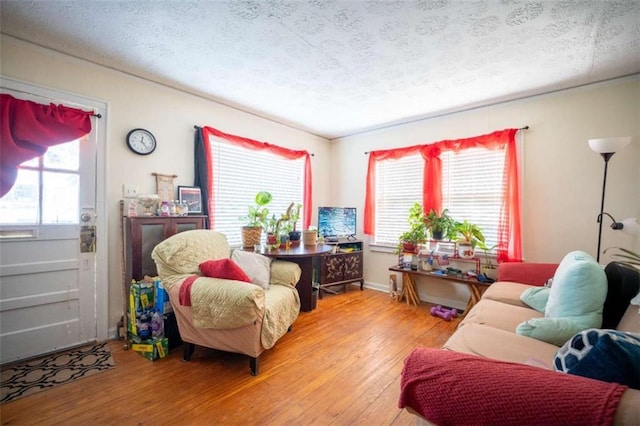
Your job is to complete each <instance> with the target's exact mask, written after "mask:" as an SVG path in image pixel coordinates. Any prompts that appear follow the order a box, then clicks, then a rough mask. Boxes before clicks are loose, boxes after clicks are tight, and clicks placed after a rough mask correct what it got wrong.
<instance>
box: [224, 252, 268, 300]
mask: <svg viewBox="0 0 640 426" xmlns="http://www.w3.org/2000/svg"><path fill="white" fill-rule="evenodd" d="M231 259H232V260H233V261H234V262H236V263H237V264H238V266H240V268H242V270H243V271H244V272H245V273H246V274H247V275H248V276H249V278H251V282H252V283H254V284H256V285H259V286H260V287H262V288H263V289H265V290H266V289H268V288H269V276H270V275H271V258H269V257H267V256H263V255H261V254H258V253H252V252H250V251H243V250H233V252H232V253H231Z"/></svg>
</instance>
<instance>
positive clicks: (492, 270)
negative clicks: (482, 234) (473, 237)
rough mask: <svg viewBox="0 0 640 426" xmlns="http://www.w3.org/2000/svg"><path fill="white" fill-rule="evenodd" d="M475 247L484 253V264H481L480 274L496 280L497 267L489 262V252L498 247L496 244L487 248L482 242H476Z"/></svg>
mask: <svg viewBox="0 0 640 426" xmlns="http://www.w3.org/2000/svg"><path fill="white" fill-rule="evenodd" d="M477 246H478V248H480V249H481V250H482V251H483V252H484V262H483V263H482V273H483V274H484V276H485V277H488V278H492V279H494V280H495V279H497V278H498V266H497V265H495V264H494V263H493V262H492V261H491V252H492V251H493V249H495V248H496V247H498V245H497V244H496V245H494V246H491V247H488V246H487V245H486V244H485V242H484V241H478V242H477Z"/></svg>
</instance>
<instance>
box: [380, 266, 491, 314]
mask: <svg viewBox="0 0 640 426" xmlns="http://www.w3.org/2000/svg"><path fill="white" fill-rule="evenodd" d="M452 260H460V259H452ZM472 260H473V261H475V259H472ZM478 269H479V266H478ZM389 270H390V271H393V272H400V273H402V293H401V294H400V297H399V298H398V301H399V302H400V301H402V300H406V301H407V304H412V305H416V306H417V305H419V304H420V299H419V298H418V291H417V289H416V282H415V278H416V277H429V278H437V279H439V280H445V281H452V282H456V283H460V284H465V285H466V286H467V288H469V293H470V297H469V302H467V306H466V308H465V311H464V314H463V315H466V314H467V313H468V312H469V310H470V309H471V308H473V306H474V305H475V304H476V303H478V302H479V301H480V298H481V297H482V293H484V291H485V290H486V289H487V287H488V286H489V285H490V284H491V283H492V282H493V281H484V282H482V281H478V279H477V278H476V277H471V276H468V275H466V274H455V275H454V274H450V273H447V270H446V269H439V270H432V271H425V270H421V269H412V268H410V267H408V268H405V267H403V266H402V265H394V266H391V267H390V268H389Z"/></svg>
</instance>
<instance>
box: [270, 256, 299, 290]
mask: <svg viewBox="0 0 640 426" xmlns="http://www.w3.org/2000/svg"><path fill="white" fill-rule="evenodd" d="M301 275H302V270H301V269H300V266H298V264H297V263H293V262H289V261H286V260H278V259H274V260H273V262H271V276H270V278H269V280H270V283H271V284H277V285H286V286H291V287H295V286H296V285H297V284H298V281H300V276H301Z"/></svg>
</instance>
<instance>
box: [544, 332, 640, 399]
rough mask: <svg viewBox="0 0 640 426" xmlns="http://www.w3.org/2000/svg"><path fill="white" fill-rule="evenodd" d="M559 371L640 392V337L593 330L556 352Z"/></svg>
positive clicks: (638, 335) (556, 365)
mask: <svg viewBox="0 0 640 426" xmlns="http://www.w3.org/2000/svg"><path fill="white" fill-rule="evenodd" d="M553 367H554V368H555V369H556V370H558V371H563V372H565V373H570V374H575V375H578V376H582V377H589V378H591V379H597V380H602V381H605V382H611V383H614V382H615V383H620V384H622V385H626V386H629V387H631V388H634V389H640V334H634V333H625V332H621V331H616V330H602V329H596V328H592V329H589V330H585V331H582V332H580V333H578V334H576V335H575V336H573V337H572V338H571V339H570V340H569V341H567V342H566V343H565V344H564V345H563V346H562V347H561V348H560V349H558V352H557V353H556V355H555V357H554V361H553Z"/></svg>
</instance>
